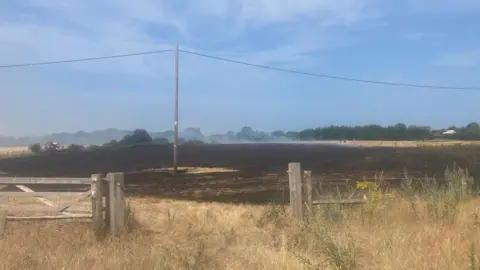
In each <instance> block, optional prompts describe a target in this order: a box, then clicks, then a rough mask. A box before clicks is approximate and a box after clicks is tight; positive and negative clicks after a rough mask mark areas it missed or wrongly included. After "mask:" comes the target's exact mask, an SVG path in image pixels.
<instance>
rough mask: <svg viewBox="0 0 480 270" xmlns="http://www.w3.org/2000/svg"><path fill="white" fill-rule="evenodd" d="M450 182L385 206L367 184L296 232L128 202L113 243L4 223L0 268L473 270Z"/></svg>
mask: <svg viewBox="0 0 480 270" xmlns="http://www.w3.org/2000/svg"><path fill="white" fill-rule="evenodd" d="M450 178H451V179H453V181H452V185H450V186H449V187H448V188H446V189H436V188H435V186H434V185H430V186H428V185H425V186H423V188H424V189H423V192H422V193H421V196H420V194H419V193H416V192H415V190H414V189H413V188H410V187H409V186H408V181H405V183H406V185H405V187H404V189H402V190H397V191H393V192H391V193H388V194H389V196H387V195H383V194H381V193H379V192H378V189H377V188H375V187H376V186H375V185H376V184H375V185H374V186H373V187H371V186H370V187H369V188H366V189H362V190H361V192H365V193H364V194H365V195H366V196H367V202H366V203H365V204H364V205H362V206H352V207H340V206H335V205H334V206H331V207H330V208H329V213H331V215H330V217H332V216H333V218H329V217H327V215H326V214H325V209H321V208H314V209H312V213H311V214H310V215H308V216H307V219H306V220H305V221H304V222H299V221H295V220H293V219H292V218H291V217H290V215H289V210H288V207H285V206H282V205H265V206H251V205H232V204H220V203H197V202H187V201H178V200H167V199H159V198H137V197H130V198H129V204H130V206H131V209H132V210H133V217H134V220H133V221H132V222H131V223H130V228H131V231H130V232H128V233H126V234H124V235H121V236H119V237H108V238H106V239H103V240H98V239H95V237H94V236H93V234H92V232H91V231H90V229H89V225H88V224H81V223H78V222H70V223H65V222H30V223H26V222H9V223H8V224H7V226H6V228H5V231H4V234H3V239H2V240H1V241H0V261H1V262H2V264H1V266H0V268H1V269H19V270H20V269H21V270H24V269H25V270H28V269H275V270H276V269H395V270H397V269H405V270H407V269H408V270H410V269H452V270H453V269H479V264H478V256H479V255H480V253H479V249H480V234H479V233H480V199H478V198H475V197H474V196H470V195H469V194H470V189H469V188H468V187H469V185H470V182H469V184H468V185H461V180H462V179H463V180H465V179H466V180H468V177H465V174H463V172H460V173H456V172H454V173H453V174H451V175H450ZM459 183H460V185H459ZM377 187H378V186H377ZM466 187H467V188H466ZM359 188H360V187H359ZM359 192H360V191H359Z"/></svg>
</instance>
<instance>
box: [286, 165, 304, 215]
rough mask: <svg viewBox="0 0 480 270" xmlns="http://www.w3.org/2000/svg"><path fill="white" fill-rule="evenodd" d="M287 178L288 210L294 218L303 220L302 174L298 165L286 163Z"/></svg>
mask: <svg viewBox="0 0 480 270" xmlns="http://www.w3.org/2000/svg"><path fill="white" fill-rule="evenodd" d="M288 177H289V181H288V182H289V188H290V208H291V209H292V214H293V216H294V217H295V218H298V219H303V212H302V207H303V205H302V174H301V170H300V163H288Z"/></svg>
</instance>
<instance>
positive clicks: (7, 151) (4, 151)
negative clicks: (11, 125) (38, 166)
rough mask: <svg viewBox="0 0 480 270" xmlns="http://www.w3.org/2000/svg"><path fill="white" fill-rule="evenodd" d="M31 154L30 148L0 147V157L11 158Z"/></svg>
mask: <svg viewBox="0 0 480 270" xmlns="http://www.w3.org/2000/svg"><path fill="white" fill-rule="evenodd" d="M28 154H31V152H30V150H28V146H12V147H0V157H11V156H21V155H28Z"/></svg>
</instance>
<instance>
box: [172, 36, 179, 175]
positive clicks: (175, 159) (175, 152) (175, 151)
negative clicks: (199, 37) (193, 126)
mask: <svg viewBox="0 0 480 270" xmlns="http://www.w3.org/2000/svg"><path fill="white" fill-rule="evenodd" d="M178 54H179V52H178V45H177V47H176V48H175V109H174V110H175V113H174V114H175V120H174V122H173V132H174V135H173V136H174V138H173V173H174V174H177V172H178V56H179V55H178Z"/></svg>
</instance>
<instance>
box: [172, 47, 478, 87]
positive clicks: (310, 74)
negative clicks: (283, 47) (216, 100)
mask: <svg viewBox="0 0 480 270" xmlns="http://www.w3.org/2000/svg"><path fill="white" fill-rule="evenodd" d="M179 51H180V52H183V53H187V54H192V55H196V56H201V57H205V58H210V59H214V60H220V61H224V62H230V63H235V64H240V65H245V66H251V67H257V68H263V69H269V70H275V71H281V72H287V73H293V74H300V75H307V76H313V77H321V78H328V79H335V80H343V81H352V82H360V83H370V84H381V85H388V86H404V87H414V88H431V89H449V90H475V91H480V87H460V86H442V85H422V84H410V83H395V82H386V81H374V80H363V79H356V78H348V77H341V76H332V75H326V74H318V73H310V72H304V71H296V70H291V69H283V68H276V67H271V66H264V65H257V64H252V63H247V62H242V61H237V60H231V59H226V58H222V57H217V56H211V55H207V54H203V53H197V52H191V51H185V50H179Z"/></svg>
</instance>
